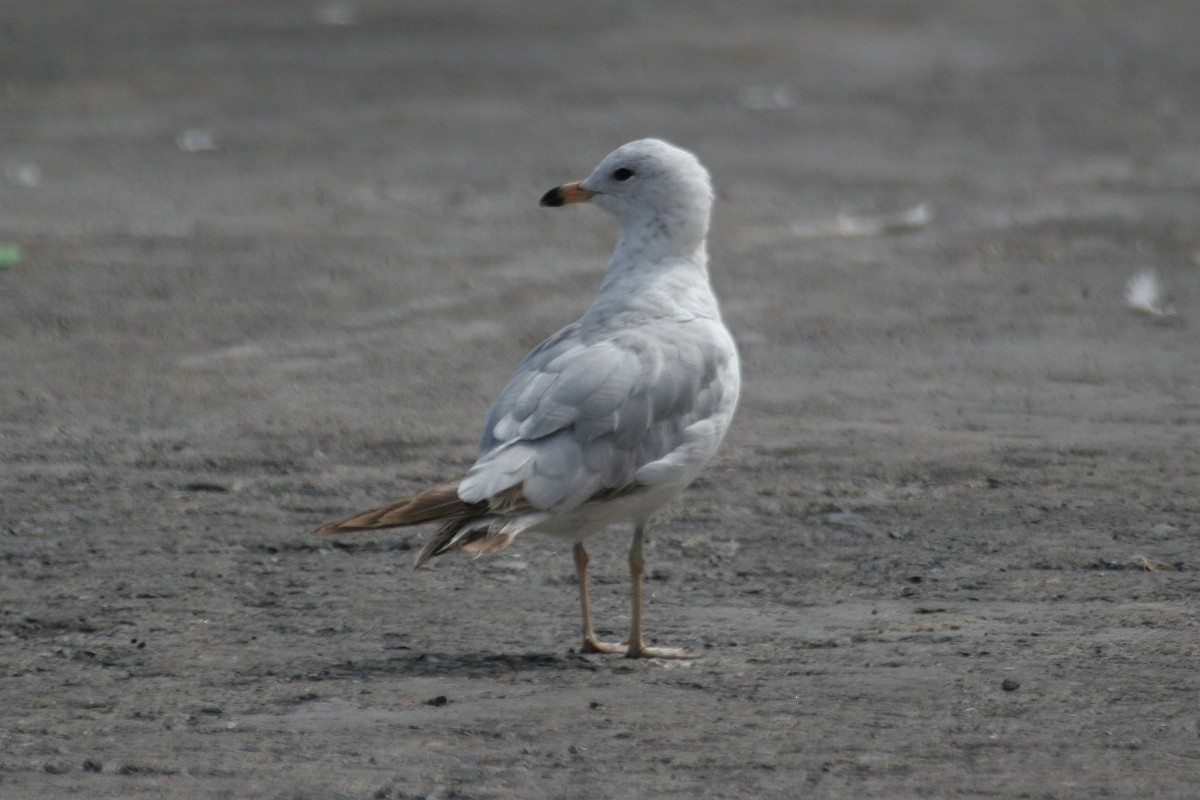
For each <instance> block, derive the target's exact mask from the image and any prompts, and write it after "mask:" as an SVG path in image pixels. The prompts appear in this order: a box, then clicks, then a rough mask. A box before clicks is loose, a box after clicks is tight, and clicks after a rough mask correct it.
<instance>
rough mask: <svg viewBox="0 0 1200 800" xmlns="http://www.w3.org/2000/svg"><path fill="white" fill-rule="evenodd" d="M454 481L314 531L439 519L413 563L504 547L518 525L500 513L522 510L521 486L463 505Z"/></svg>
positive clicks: (365, 528)
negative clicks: (448, 553)
mask: <svg viewBox="0 0 1200 800" xmlns="http://www.w3.org/2000/svg"><path fill="white" fill-rule="evenodd" d="M458 484H459V482H458V481H457V480H454V481H446V482H445V483H439V484H438V485H437V486H434V487H433V488H431V489H426V490H425V491H423V492H421V493H419V494H416V495H413V496H412V497H409V498H407V499H406V500H401V501H399V502H396V503H392V504H391V505H386V506H381V507H380V508H373V509H371V510H370V511H362V512H359V513H358V514H354V515H353V516H349V517H346V518H345V519H339V520H336V521H334V522H327V523H325V524H324V525H322V526H321V527H319V528H317V529H316V530H315V531H313V533H315V534H321V535H326V534H337V533H353V532H355V531H369V530H376V529H379V528H398V527H401V526H404V525H420V524H421V523H423V522H441V523H442V525H441V527H440V528H438V529H437V532H436V533H435V534H434V536H433V538H432V539H430V540H429V543H428V544H426V545H425V546H424V547H423V548H421V552H420V553H419V554H418V555H417V562H416V565H415V566H417V567H419V566H421V565H422V564H424V563H425V562H426V561H428V560H429V559H431V558H433V557H434V556H440V555H441V554H442V553H447V552H449V551H451V550H465V551H466V552H468V553H474V554H476V555H481V554H483V553H494V552H496V551H497V550H500V549H501V548H503V547H506V546H507V545H508V543H509V542H511V541H512V540H513V539H514V538H515V537H516V535H517V533H518V532H519V530H520V528H521V526H520V525H519V524H514V523H515V520H514V519H513V517H512V516H510V515H509V514H506V513H505V512H506V511H507V512H513V511H520V510H526V509H527V505H526V504H524V502H523V501H522V500H520V499H519V498H520V487H519V486H518V487H516V490H515V491H509V492H506V493H504V494H502V495H500V496H499V497H497V498H494V499H493V501H492V502H490V503H489V502H483V503H464V502H463V501H462V500H460V499H459V497H458Z"/></svg>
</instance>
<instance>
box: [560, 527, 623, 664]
mask: <svg viewBox="0 0 1200 800" xmlns="http://www.w3.org/2000/svg"><path fill="white" fill-rule="evenodd" d="M572 555H574V556H575V577H576V578H577V579H578V580H579V605H580V606H581V608H582V610H583V652H585V653H624V652H625V645H623V644H609V643H607V642H600V641H597V640H596V632H595V631H594V630H592V604H591V602H590V601H589V600H588V588H587V567H588V554H587V550H584V549H583V543H582V542H576V543H575V549H574V550H573V551H572Z"/></svg>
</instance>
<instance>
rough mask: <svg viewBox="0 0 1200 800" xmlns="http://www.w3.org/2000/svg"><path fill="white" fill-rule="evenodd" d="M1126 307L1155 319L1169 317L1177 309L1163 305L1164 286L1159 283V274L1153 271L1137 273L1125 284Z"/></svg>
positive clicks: (1146, 270) (1145, 270)
mask: <svg viewBox="0 0 1200 800" xmlns="http://www.w3.org/2000/svg"><path fill="white" fill-rule="evenodd" d="M1125 305H1126V306H1127V307H1128V308H1130V309H1131V310H1133V311H1140V312H1142V313H1143V314H1150V315H1151V316H1155V317H1167V316H1171V315H1172V314H1174V313H1175V309H1173V308H1170V307H1167V306H1163V305H1162V284H1161V283H1159V280H1158V273H1157V272H1155V271H1154V270H1152V269H1144V270H1142V271H1141V272H1138V273H1136V274H1135V275H1134V276H1133V277H1131V278H1130V279H1129V280H1128V281H1127V282H1126V283H1125Z"/></svg>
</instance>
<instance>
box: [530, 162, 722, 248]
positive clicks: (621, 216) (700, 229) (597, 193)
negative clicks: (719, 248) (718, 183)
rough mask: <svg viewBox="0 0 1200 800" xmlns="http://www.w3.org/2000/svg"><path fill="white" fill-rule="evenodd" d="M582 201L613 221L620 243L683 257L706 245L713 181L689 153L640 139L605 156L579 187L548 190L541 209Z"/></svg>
mask: <svg viewBox="0 0 1200 800" xmlns="http://www.w3.org/2000/svg"><path fill="white" fill-rule="evenodd" d="M585 200H590V201H591V202H592V203H595V204H596V205H598V206H600V207H601V208H603V209H604V210H605V211H608V212H609V213H610V214H612V215H613V216H615V217H616V218H617V220H618V221H619V222H620V223H621V227H622V229H623V231H624V235H623V236H622V239H625V240H638V241H641V242H644V243H646V244H649V243H650V242H654V243H656V244H658V245H659V246H660V247H662V248H663V249H665V250H668V251H673V252H674V253H675V254H684V253H687V252H689V251H691V250H694V249H696V248H699V247H702V246H703V244H704V237H705V236H706V235H707V233H708V221H709V217H710V216H711V213H712V204H713V190H712V181H711V180H710V179H709V176H708V171H707V170H706V169H704V166H703V165H702V164H701V163H700V161H699V159H697V158H696V157H695V156H694V155H692V154H691V153H689V152H688V151H687V150H683V149H681V148H679V147H676V146H675V145H672V144H668V143H667V142H664V141H662V140H661V139H639V140H637V141H635V142H630V143H629V144H625V145H622V146H620V147H618V148H617V149H616V150H614V151H613V152H611V153H609V154H608V155H607V156H605V157H604V160H603V161H601V162H600V165H599V166H598V167H596V169H595V170H594V171H593V172H592V174H591V175H589V176H588V177H586V178H584V179H583V180H582V181H579V182H577V183H570V184H566V185H565V186H560V187H556V188H554V189H551V190H550V191H549V192H547V193H546V194H545V195H544V196H543V197H542V205H544V206H561V205H566V204H569V203H577V202H582V201H585Z"/></svg>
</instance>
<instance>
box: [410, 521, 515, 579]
mask: <svg viewBox="0 0 1200 800" xmlns="http://www.w3.org/2000/svg"><path fill="white" fill-rule="evenodd" d="M478 520H479V518H478V517H464V518H462V519H452V520H450V521H448V522H446V523H445V524H443V525H442V527H440V528H438V530H437V533H435V534H434V535H433V538H432V539H430V540H429V541H428V542H427V543H426V544H425V546H424V547H422V548H421V552H420V553H418V554H417V560H416V563H414V564H413V568H414V569H420V567H421V565H422V564H424V563H425V562H426V561H428V560H429V559H431V558H433V557H434V556H440V555H442V554H443V553H448V552H450V551H451V550H465V551H467V552H468V553H474V554H475V555H480V554H482V553H487V554H489V555H490V554H492V553H494V552H496V551H497V550H503V549H504V548H505V547H507V546H508V544H509V542H511V541H512V540H513V539H514V538H515V537H516V534H515V533H513V532H511V531H506V530H504V527H503V525H494V524H493V525H487V524H485V525H482V526H481V527H472V528H468V526H470V525H472V524H478ZM464 529H465V530H464Z"/></svg>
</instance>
